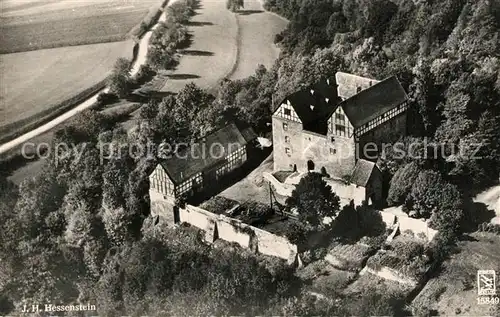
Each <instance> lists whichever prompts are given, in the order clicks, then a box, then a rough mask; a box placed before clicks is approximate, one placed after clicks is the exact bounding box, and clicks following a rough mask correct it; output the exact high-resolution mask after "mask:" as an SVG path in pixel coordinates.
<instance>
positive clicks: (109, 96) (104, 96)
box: [97, 92, 119, 106]
mask: <svg viewBox="0 0 500 317" xmlns="http://www.w3.org/2000/svg"><path fill="white" fill-rule="evenodd" d="M118 100H119V98H118V96H117V95H116V94H114V93H112V92H109V93H106V92H101V93H100V94H99V96H97V102H98V103H99V106H106V105H109V104H112V103H115V102H117V101H118Z"/></svg>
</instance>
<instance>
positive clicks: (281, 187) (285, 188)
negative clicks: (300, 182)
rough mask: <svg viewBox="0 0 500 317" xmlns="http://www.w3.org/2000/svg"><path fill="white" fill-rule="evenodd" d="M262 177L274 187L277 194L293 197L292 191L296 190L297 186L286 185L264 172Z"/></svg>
mask: <svg viewBox="0 0 500 317" xmlns="http://www.w3.org/2000/svg"><path fill="white" fill-rule="evenodd" d="M262 176H263V177H264V178H265V179H267V180H268V181H269V182H270V183H271V185H273V187H274V189H275V190H276V192H277V193H278V194H279V195H281V196H292V191H293V190H294V189H295V186H294V185H292V184H284V183H281V182H280V181H279V180H277V179H276V177H274V176H273V175H272V174H271V173H268V172H264V173H263V174H262Z"/></svg>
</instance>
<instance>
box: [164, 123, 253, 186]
mask: <svg viewBox="0 0 500 317" xmlns="http://www.w3.org/2000/svg"><path fill="white" fill-rule="evenodd" d="M244 131H245V132H244V133H243V132H242V131H241V130H239V129H238V128H237V127H236V125H235V124H234V123H231V124H229V125H227V126H225V127H224V128H222V129H220V130H217V131H215V132H213V133H211V134H209V135H207V136H205V137H203V138H201V139H200V140H197V141H196V142H194V143H193V144H191V145H190V146H189V147H187V148H185V149H184V150H181V151H179V154H178V155H171V157H169V158H167V159H164V160H161V161H160V164H161V165H162V166H163V168H164V169H165V171H166V172H167V174H168V175H169V176H170V178H171V179H172V181H173V182H174V183H175V184H180V183H182V182H183V181H185V180H187V179H189V178H190V177H192V176H194V175H195V174H197V173H199V172H202V171H205V170H206V169H208V168H210V167H212V166H214V165H215V164H217V163H219V162H221V161H223V160H224V159H225V157H226V156H227V155H228V154H230V153H232V152H234V151H237V150H239V149H241V148H242V147H244V146H245V145H246V144H247V143H248V142H250V141H252V140H253V139H254V136H255V137H256V135H255V132H253V130H252V129H251V128H247V129H245V130H244ZM214 144H220V146H219V145H217V146H215V145H214ZM210 153H212V154H213V155H211V154H210Z"/></svg>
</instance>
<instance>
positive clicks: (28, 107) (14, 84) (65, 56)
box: [0, 41, 133, 127]
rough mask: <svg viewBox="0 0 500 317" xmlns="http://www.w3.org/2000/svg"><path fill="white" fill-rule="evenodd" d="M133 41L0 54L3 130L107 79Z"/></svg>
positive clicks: (128, 51)
mask: <svg viewBox="0 0 500 317" xmlns="http://www.w3.org/2000/svg"><path fill="white" fill-rule="evenodd" d="M132 47H133V42H132V41H122V42H116V43H102V44H92V45H84V46H72V47H64V48H55V49H47V50H39V51H32V52H22V53H14V54H6V55H0V74H1V75H0V77H1V78H0V79H1V80H0V81H1V82H2V85H1V89H0V100H1V104H0V127H2V126H5V125H6V124H8V123H13V122H16V121H18V120H21V119H26V118H29V117H32V116H35V115H37V114H38V113H40V112H41V111H43V110H47V109H50V108H51V107H53V106H55V105H57V104H58V103H60V102H62V101H64V100H66V99H68V98H70V97H72V96H74V95H76V94H78V93H79V92H81V91H83V90H85V89H87V88H89V87H91V86H92V85H94V84H96V83H98V82H99V81H101V80H103V79H105V78H106V77H107V75H108V73H109V71H110V70H111V68H112V66H113V64H114V63H115V61H116V59H117V58H118V57H127V58H131V57H132Z"/></svg>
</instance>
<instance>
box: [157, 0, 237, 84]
mask: <svg viewBox="0 0 500 317" xmlns="http://www.w3.org/2000/svg"><path fill="white" fill-rule="evenodd" d="M188 30H189V32H190V34H191V35H192V38H191V40H192V43H191V45H190V46H189V47H187V48H186V49H185V50H184V51H183V52H181V53H182V57H181V58H180V62H179V65H178V66H177V67H176V69H175V70H173V71H169V72H167V73H168V75H169V76H168V79H167V81H166V83H165V85H164V86H163V88H162V89H161V91H168V92H178V91H179V90H180V89H181V88H183V87H184V86H185V85H186V84H187V83H189V82H194V83H195V84H197V85H198V86H200V87H202V88H213V87H215V85H217V83H218V82H219V80H220V79H222V78H223V77H225V76H227V74H229V72H230V71H231V69H232V68H233V65H234V64H235V63H236V52H237V50H236V48H237V45H236V43H237V38H236V36H237V24H236V17H235V15H234V13H232V12H231V11H229V10H227V9H226V1H225V0H201V1H200V8H199V9H197V10H196V15H195V16H193V17H192V19H191V21H190V22H189V23H188Z"/></svg>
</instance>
